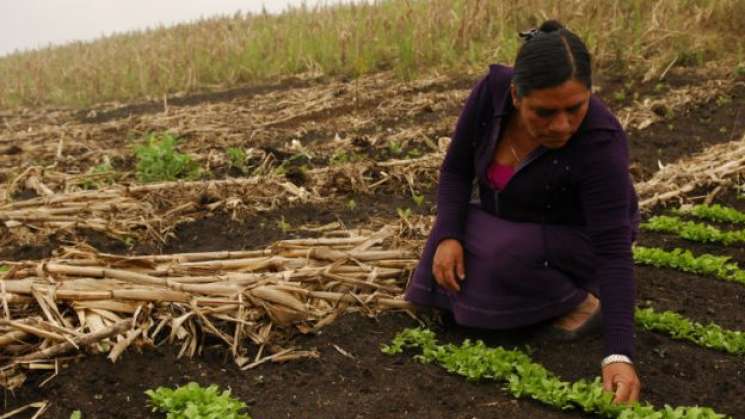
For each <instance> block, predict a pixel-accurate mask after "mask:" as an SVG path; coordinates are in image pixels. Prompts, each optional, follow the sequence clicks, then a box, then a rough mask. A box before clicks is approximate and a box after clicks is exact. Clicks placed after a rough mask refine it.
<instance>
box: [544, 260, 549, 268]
mask: <svg viewBox="0 0 745 419" xmlns="http://www.w3.org/2000/svg"><path fill="white" fill-rule="evenodd" d="M543 266H544V267H546V268H548V260H544V261H543Z"/></svg>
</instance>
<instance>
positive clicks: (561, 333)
mask: <svg viewBox="0 0 745 419" xmlns="http://www.w3.org/2000/svg"><path fill="white" fill-rule="evenodd" d="M602 326H603V313H602V310H601V307H600V305H599V304H598V307H597V308H596V309H595V312H594V313H592V314H591V315H590V317H588V318H587V320H585V321H584V323H582V325H581V326H579V327H577V328H575V329H572V330H567V329H564V328H561V327H559V326H556V325H554V324H549V325H547V326H546V327H544V328H543V329H542V330H540V331H539V332H538V335H539V336H540V337H542V338H546V339H549V340H556V341H560V342H570V341H574V340H577V339H581V338H583V337H585V336H590V335H593V334H595V333H597V332H599V331H600V330H601V329H602Z"/></svg>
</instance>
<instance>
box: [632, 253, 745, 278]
mask: <svg viewBox="0 0 745 419" xmlns="http://www.w3.org/2000/svg"><path fill="white" fill-rule="evenodd" d="M729 260H730V258H729V257H728V256H715V255H710V254H703V255H699V256H695V255H694V254H693V253H691V251H690V250H684V249H679V248H678V249H674V250H670V251H668V250H664V249H660V248H656V247H643V246H635V247H634V262H636V263H637V264H640V265H652V266H655V267H658V268H671V269H677V270H679V271H683V272H689V273H693V274H699V275H712V276H714V277H716V278H718V279H722V280H725V281H730V282H738V283H741V284H745V270H742V269H741V268H740V266H738V265H737V263H734V262H729Z"/></svg>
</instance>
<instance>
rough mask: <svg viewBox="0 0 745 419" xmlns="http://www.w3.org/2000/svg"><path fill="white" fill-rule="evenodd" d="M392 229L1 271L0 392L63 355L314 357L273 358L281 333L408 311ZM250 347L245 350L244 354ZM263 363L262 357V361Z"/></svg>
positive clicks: (93, 255) (81, 252)
mask: <svg viewBox="0 0 745 419" xmlns="http://www.w3.org/2000/svg"><path fill="white" fill-rule="evenodd" d="M393 234H394V229H393V228H391V227H385V228H383V229H381V230H379V231H377V232H373V231H357V230H355V231H347V230H344V231H329V232H327V233H326V235H325V236H324V237H321V238H313V239H296V240H285V241H280V242H277V243H274V244H273V245H272V246H271V247H269V248H267V249H264V250H259V251H238V252H211V253H185V254H175V255H154V256H118V255H112V254H104V253H97V252H93V251H89V250H88V249H86V248H84V249H78V248H66V249H64V250H65V251H64V252H63V254H62V255H61V256H60V257H57V258H53V259H47V260H42V261H25V262H4V263H5V264H7V265H8V266H10V270H9V271H8V272H6V273H5V274H4V275H3V278H2V279H0V301H2V304H3V306H4V307H6V310H5V311H4V313H3V315H2V318H1V320H0V360H1V361H2V362H0V365H3V366H2V367H0V373H1V374H2V377H3V379H2V380H0V384H2V385H3V386H5V387H7V388H11V389H12V388H14V387H17V386H19V385H21V384H22V382H23V381H24V378H25V373H24V370H28V369H39V368H51V367H52V366H54V365H55V364H54V363H55V360H56V359H58V358H60V357H61V356H64V355H66V354H69V353H71V352H78V351H84V352H89V353H108V356H109V358H110V359H111V360H112V361H116V360H117V359H118V358H119V357H120V356H121V355H122V354H123V353H124V352H125V350H126V349H128V348H131V347H133V346H134V347H137V348H143V347H148V346H153V345H161V344H164V343H172V344H176V345H180V348H181V349H180V352H179V356H183V355H186V356H194V355H196V354H198V353H201V352H202V351H203V349H204V347H205V345H206V344H208V343H209V342H210V341H212V340H217V341H220V342H223V344H224V345H225V346H226V348H228V349H229V350H230V351H231V352H232V354H233V356H234V358H235V360H236V363H237V364H238V366H239V367H243V368H252V367H255V366H257V365H260V364H261V363H264V362H269V361H272V362H284V361H288V360H292V359H297V358H302V357H317V356H318V353H317V352H315V351H302V350H298V349H297V348H279V347H278V346H277V345H276V342H275V340H277V339H276V338H277V336H278V335H280V334H283V333H284V331H287V330H289V329H295V330H298V331H300V332H301V333H313V332H316V331H318V330H319V329H320V328H322V327H324V326H326V325H328V324H329V323H330V322H332V321H333V320H334V319H336V318H337V317H338V316H339V315H340V314H341V313H345V312H350V311H361V312H364V313H366V314H369V315H375V314H376V313H379V312H380V311H383V310H391V309H395V310H410V309H412V308H413V307H412V306H410V304H409V303H407V302H406V301H404V300H402V299H401V294H402V292H403V287H404V281H405V280H406V278H407V274H408V272H409V271H410V270H411V269H412V268H413V266H414V264H415V263H416V259H415V255H414V254H413V253H412V252H410V251H405V250H401V249H386V248H384V247H382V245H383V244H384V243H386V242H390V239H391V238H392V236H393ZM251 343H252V344H253V345H251ZM267 351H268V352H269V353H266V352H267Z"/></svg>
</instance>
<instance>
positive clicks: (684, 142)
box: [627, 83, 745, 181]
mask: <svg viewBox="0 0 745 419" xmlns="http://www.w3.org/2000/svg"><path fill="white" fill-rule="evenodd" d="M743 133H745V84H742V83H741V84H738V85H736V86H735V88H734V90H733V91H732V92H730V95H729V96H724V99H717V98H712V100H710V101H709V102H708V103H705V104H701V105H698V106H696V107H694V108H693V109H691V110H689V111H688V112H685V113H681V114H677V115H673V117H672V118H666V119H665V120H663V121H660V122H656V123H654V124H652V125H650V126H649V127H647V128H645V129H644V130H641V131H638V130H630V131H629V132H628V133H627V134H628V137H629V143H630V145H629V148H630V157H631V162H632V165H635V166H636V170H635V172H634V173H633V174H634V177H635V180H636V181H640V180H643V179H647V178H649V177H650V176H651V175H652V174H654V173H655V172H656V171H657V170H658V169H659V163H658V162H660V163H662V164H670V163H673V162H675V161H677V160H679V159H680V158H683V157H686V156H690V155H693V154H695V153H697V152H700V151H703V150H704V149H706V148H707V147H709V146H711V145H714V144H719V143H723V142H727V141H732V140H737V139H740V138H742V136H743Z"/></svg>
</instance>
